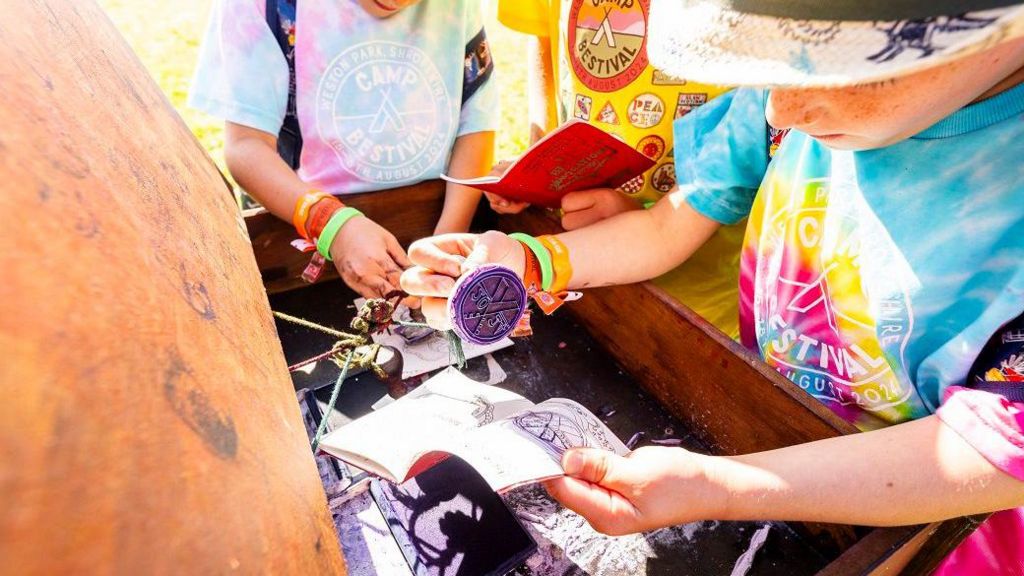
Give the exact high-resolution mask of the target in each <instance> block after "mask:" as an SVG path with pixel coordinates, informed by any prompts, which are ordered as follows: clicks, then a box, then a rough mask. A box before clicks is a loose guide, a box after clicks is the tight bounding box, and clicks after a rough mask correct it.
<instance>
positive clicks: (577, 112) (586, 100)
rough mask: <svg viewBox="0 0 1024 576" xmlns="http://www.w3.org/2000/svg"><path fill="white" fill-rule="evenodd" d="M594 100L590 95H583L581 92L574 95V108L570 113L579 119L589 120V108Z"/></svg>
mask: <svg viewBox="0 0 1024 576" xmlns="http://www.w3.org/2000/svg"><path fill="white" fill-rule="evenodd" d="M593 104H594V100H593V99H591V97H590V96H584V95H583V94H577V95H576V108H575V109H574V110H573V113H572V115H573V116H574V117H576V118H579V119H580V120H587V121H589V120H590V108H591V107H592V106H593Z"/></svg>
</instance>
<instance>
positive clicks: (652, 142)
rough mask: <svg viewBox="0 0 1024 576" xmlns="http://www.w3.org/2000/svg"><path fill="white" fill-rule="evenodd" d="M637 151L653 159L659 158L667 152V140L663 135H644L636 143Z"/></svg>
mask: <svg viewBox="0 0 1024 576" xmlns="http://www.w3.org/2000/svg"><path fill="white" fill-rule="evenodd" d="M636 151H637V152H639V153H641V154H643V155H644V156H647V157H648V158H650V159H651V160H658V159H659V158H661V156H662V155H663V154H664V153H665V141H664V140H663V139H662V138H661V136H655V135H654V134H651V135H650V136H644V137H643V138H641V139H640V141H639V142H637V144H636Z"/></svg>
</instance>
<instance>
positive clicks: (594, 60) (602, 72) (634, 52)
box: [568, 0, 650, 92]
mask: <svg viewBox="0 0 1024 576" xmlns="http://www.w3.org/2000/svg"><path fill="white" fill-rule="evenodd" d="M649 5H650V0H573V3H572V7H571V8H570V10H569V38H568V42H569V46H568V48H569V49H568V52H569V60H570V62H571V64H572V69H573V71H574V72H575V73H576V77H577V78H579V79H580V82H582V83H583V85H584V86H586V87H587V88H590V89H591V90H596V91H598V92H614V91H616V90H619V89H621V88H623V87H624V86H626V85H628V84H629V83H630V82H632V81H633V80H636V78H637V76H639V75H640V73H641V72H643V71H644V69H646V68H647V10H648V6H649Z"/></svg>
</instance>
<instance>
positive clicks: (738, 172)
mask: <svg viewBox="0 0 1024 576" xmlns="http://www.w3.org/2000/svg"><path fill="white" fill-rule="evenodd" d="M741 4H742V5H745V6H747V7H748V8H749V7H751V6H754V5H755V4H759V7H758V10H762V9H763V10H767V11H768V12H769V14H766V13H761V12H759V11H744V9H740V8H723V7H721V6H718V5H717V4H716V3H712V2H697V3H691V2H684V1H682V0H663V1H661V2H659V3H656V5H657V6H659V8H660V9H659V10H654V9H653V8H652V13H651V22H652V29H651V39H652V45H651V48H649V50H650V53H651V57H652V61H654V63H655V65H658V66H659V67H660V68H661V69H663V70H665V71H666V72H668V73H671V74H672V75H674V76H677V77H686V78H694V79H697V80H700V81H703V82H710V83H721V84H728V83H734V84H743V85H746V84H752V85H754V86H765V85H768V86H771V88H770V90H767V91H766V90H763V89H756V88H743V89H739V90H736V91H735V92H731V93H729V94H726V95H723V96H720V97H719V98H716V99H715V100H714V101H712V102H710V103H708V104H706V105H704V106H702V107H701V108H700V109H699V110H696V111H694V112H692V113H691V114H689V115H687V116H686V117H684V118H682V119H680V120H679V121H678V122H677V126H676V138H675V142H676V175H677V181H678V186H677V189H676V190H675V191H673V192H672V193H670V194H669V195H668V196H666V198H664V199H662V200H661V201H659V203H658V204H657V205H655V206H654V207H653V208H651V209H650V210H647V211H643V212H637V211H633V212H627V213H624V214H620V215H618V216H615V217H613V218H610V219H608V220H606V221H603V222H601V223H599V224H597V225H595V226H593V227H590V228H583V229H580V230H575V231H572V232H567V233H564V234H559V235H557V236H556V240H558V241H560V242H561V244H562V246H561V247H560V252H559V261H561V262H563V263H564V262H566V261H569V262H568V263H567V264H562V265H561V270H562V271H561V272H559V271H556V272H555V273H554V276H555V279H554V280H552V281H551V283H552V284H559V285H560V286H567V287H568V288H569V289H573V288H586V287H590V286H600V285H607V284H622V283H628V282H635V281H638V280H643V279H646V278H650V277H651V276H653V275H656V274H658V273H660V272H662V271H663V270H664V269H665V268H666V267H669V266H673V265H676V264H678V263H679V262H680V261H682V260H685V259H686V258H687V257H688V256H689V255H690V254H692V253H693V251H694V250H695V249H696V248H697V247H699V246H700V245H701V244H702V243H703V242H705V241H706V239H707V238H708V237H710V235H711V234H712V233H713V232H714V231H715V230H716V229H717V228H718V227H719V226H721V225H722V224H730V223H734V222H737V221H738V220H741V219H743V218H747V219H748V224H747V231H746V236H745V241H744V248H743V253H742V255H741V271H740V327H741V332H742V339H743V342H744V344H746V345H747V346H749V347H750V348H752V349H754V350H756V351H757V352H759V354H760V355H761V357H762V359H763V360H764V361H765V362H766V363H767V364H768V365H769V366H771V367H772V368H774V369H776V370H778V371H779V372H780V373H782V374H783V375H785V376H786V377H787V378H789V379H790V380H792V381H793V382H794V383H795V384H796V385H798V386H799V387H800V388H802V389H803V390H805V391H806V392H807V393H808V394H810V395H812V396H813V397H814V398H816V399H817V400H819V401H820V402H822V403H823V404H825V405H826V406H828V407H829V408H830V409H831V410H833V411H834V412H835V413H836V414H838V415H839V416H841V417H843V418H845V419H846V420H848V421H850V422H852V423H854V424H855V425H856V426H857V427H859V428H860V429H861V430H863V431H864V433H862V434H850V435H846V436H843V437H839V438H830V439H827V440H822V441H819V442H813V443H808V444H803V445H796V446H790V447H786V448H781V449H778V450H772V451H767V452H760V453H753V454H745V455H739V456H731V457H714V456H705V455H701V454H695V453H691V452H688V451H685V450H682V449H679V448H664V447H649V448H641V449H639V450H636V451H634V452H633V453H632V454H630V455H629V456H627V457H620V456H616V455H614V454H610V453H607V452H604V451H600V450H571V451H568V452H566V454H565V455H564V457H563V460H562V464H563V468H564V470H565V473H566V476H567V478H559V479H555V480H552V481H550V482H549V484H548V488H549V490H550V491H551V493H552V494H553V495H554V496H555V497H556V499H558V500H559V501H561V502H562V503H563V504H564V505H566V506H567V507H569V508H571V509H573V510H576V511H577V512H579V513H581V514H582V515H584V516H585V517H587V518H588V520H590V521H591V522H592V524H594V526H595V527H596V528H598V529H599V530H602V531H605V532H608V533H612V534H623V533H628V532H636V531H643V530H650V529H653V528H656V527H660V526H666V525H671V524H679V523H684V522H691V521H695V520H710V519H715V520H739V519H743V520H755V519H766V520H767V519H773V520H801V521H810V522H834V523H842V524H854V525H906V524H918V523H925V522H933V521H940V520H945V519H948V518H953V517H957V516H964V515H973V514H982V513H988V512H997V511H998V513H997V514H995V515H993V517H992V518H991V520H990V521H989V522H987V523H986V524H985V525H983V526H982V527H981V528H980V529H979V530H978V531H977V533H976V534H975V535H973V536H972V537H971V538H970V539H969V540H968V541H967V543H966V544H965V545H963V546H961V547H960V548H959V549H957V550H956V551H955V552H954V553H953V555H952V556H950V557H949V558H948V559H947V560H946V563H945V565H944V566H943V567H942V570H943V573H944V574H1024V548H1022V547H1021V546H1020V543H1021V542H1022V540H1024V509H1022V508H1021V506H1024V378H1022V377H1021V374H1022V373H1024V361H1022V360H1021V358H1024V320H1021V318H1022V314H1024V162H1022V160H1021V159H1022V158H1024V4H1015V5H1011V6H1003V7H1001V8H991V7H990V4H988V3H984V2H980V1H979V2H975V4H978V5H979V6H978V9H977V10H975V11H969V12H966V13H958V14H951V15H943V14H936V13H935V12H934V10H936V7H935V5H934V3H933V2H927V1H925V0H919V1H917V2H908V3H901V4H906V5H901V6H900V7H899V10H901V11H903V12H907V11H909V12H911V13H918V14H920V16H918V17H916V18H917V19H908V18H910V17H908V16H893V15H892V14H893V12H892V10H893V8H894V6H895V3H891V2H878V3H871V2H850V3H840V2H828V3H825V2H817V3H814V2H809V3H800V2H791V3H787V2H779V3H768V2H765V3H754V2H751V3H739V2H735V3H730V6H737V5H741ZM965 4H967V5H968V6H967V7H962V6H961V8H962V9H965V10H969V9H970V6H969V5H970V4H971V2H966V3H965ZM774 11H777V12H779V14H772V13H771V12H774ZM915 11H916V12H915ZM903 12H900V13H901V14H902V13H903ZM782 13H784V14H782ZM851 14H853V15H855V16H856V17H855V18H854V17H851ZM818 16H821V19H816V18H817V17H818ZM844 18H849V19H848V20H844ZM659 32H660V34H661V36H660V39H659V40H658V41H657V42H656V41H655V39H658V38H659V34H658V33H659ZM683 63H685V66H684V65H683ZM766 120H767V123H766ZM769 124H770V125H771V126H773V127H774V128H775V129H776V130H787V129H788V130H789V133H788V135H786V136H785V138H784V139H783V140H782V142H781V146H779V147H778V150H777V152H776V154H775V156H774V159H772V160H770V161H769V151H770V150H771V148H772V147H774V146H775V145H776V144H777V138H776V137H775V136H777V134H773V133H772V131H771V130H770V129H769V127H768V125H769ZM646 245H659V246H662V247H663V248H662V249H660V250H658V251H644V250H643V249H642V247H643V246H646ZM527 250H528V249H527V248H524V247H522V246H521V245H520V243H519V242H517V241H515V240H513V239H511V238H509V237H508V236H506V235H504V234H501V233H498V232H488V233H486V234H482V235H479V236H471V235H463V236H461V237H459V238H452V237H446V238H439V239H425V240H421V241H420V242H418V243H417V244H414V245H413V247H412V248H411V249H410V257H411V259H412V260H413V262H414V263H415V264H417V265H418V267H416V268H412V269H410V270H409V271H407V272H406V273H405V274H404V275H403V277H402V284H403V287H404V288H406V289H407V290H408V291H409V292H410V293H412V294H416V295H418V296H422V297H424V301H423V310H424V314H425V315H426V316H427V318H428V320H429V321H430V322H431V323H432V324H434V325H435V326H438V327H441V326H444V325H445V319H446V316H444V315H443V310H444V308H443V305H444V300H443V299H444V298H445V297H447V296H448V295H449V293H450V291H451V286H452V284H453V283H454V282H453V281H452V280H451V279H450V278H443V277H440V276H441V273H440V271H443V273H444V274H445V275H448V276H459V275H461V274H463V273H465V272H467V271H468V270H470V269H472V267H473V266H476V265H479V264H482V263H489V262H499V263H502V264H505V265H508V266H510V267H512V268H513V269H517V270H524V269H525V266H526V262H527V260H526V258H527V256H528V254H530V253H533V254H534V255H535V256H536V259H537V260H540V259H541V258H544V257H545V256H547V257H550V256H551V255H550V254H546V251H545V250H544V249H543V247H542V248H541V249H538V250H536V251H534V250H533V249H532V248H529V252H528V251H527ZM532 261H533V260H531V262H532ZM556 262H557V261H556ZM560 274H565V275H566V277H565V278H560V277H559V275H560ZM993 347H994V348H993ZM694 369H695V370H699V367H695V368H694ZM726 384H727V385H728V384H737V385H736V386H735V387H734V388H733V389H732V393H733V394H737V395H738V394H748V393H750V391H749V390H745V389H744V388H743V387H742V386H740V385H738V383H726Z"/></svg>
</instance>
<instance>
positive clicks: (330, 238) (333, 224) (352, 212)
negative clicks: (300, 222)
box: [316, 206, 363, 261]
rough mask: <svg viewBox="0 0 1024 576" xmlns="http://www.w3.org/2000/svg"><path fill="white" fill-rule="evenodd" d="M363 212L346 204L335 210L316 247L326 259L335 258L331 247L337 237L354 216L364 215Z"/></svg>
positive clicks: (317, 240)
mask: <svg viewBox="0 0 1024 576" xmlns="http://www.w3.org/2000/svg"><path fill="white" fill-rule="evenodd" d="M362 215H363V213H362V212H360V211H359V210H356V209H355V208H352V207H351V206H346V207H344V208H341V209H340V210H337V211H335V212H334V213H333V214H332V215H331V217H330V219H329V220H328V221H327V223H326V224H325V225H324V228H323V231H322V232H321V233H320V235H319V236H318V237H317V239H316V249H317V252H319V253H320V255H321V256H323V257H324V259H326V260H328V261H333V260H334V258H333V257H332V255H331V247H332V246H333V244H334V240H335V238H337V237H338V234H339V232H341V229H342V228H343V227H344V226H345V225H346V224H347V223H348V222H349V221H350V220H352V219H353V218H357V217H359V216H362Z"/></svg>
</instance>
